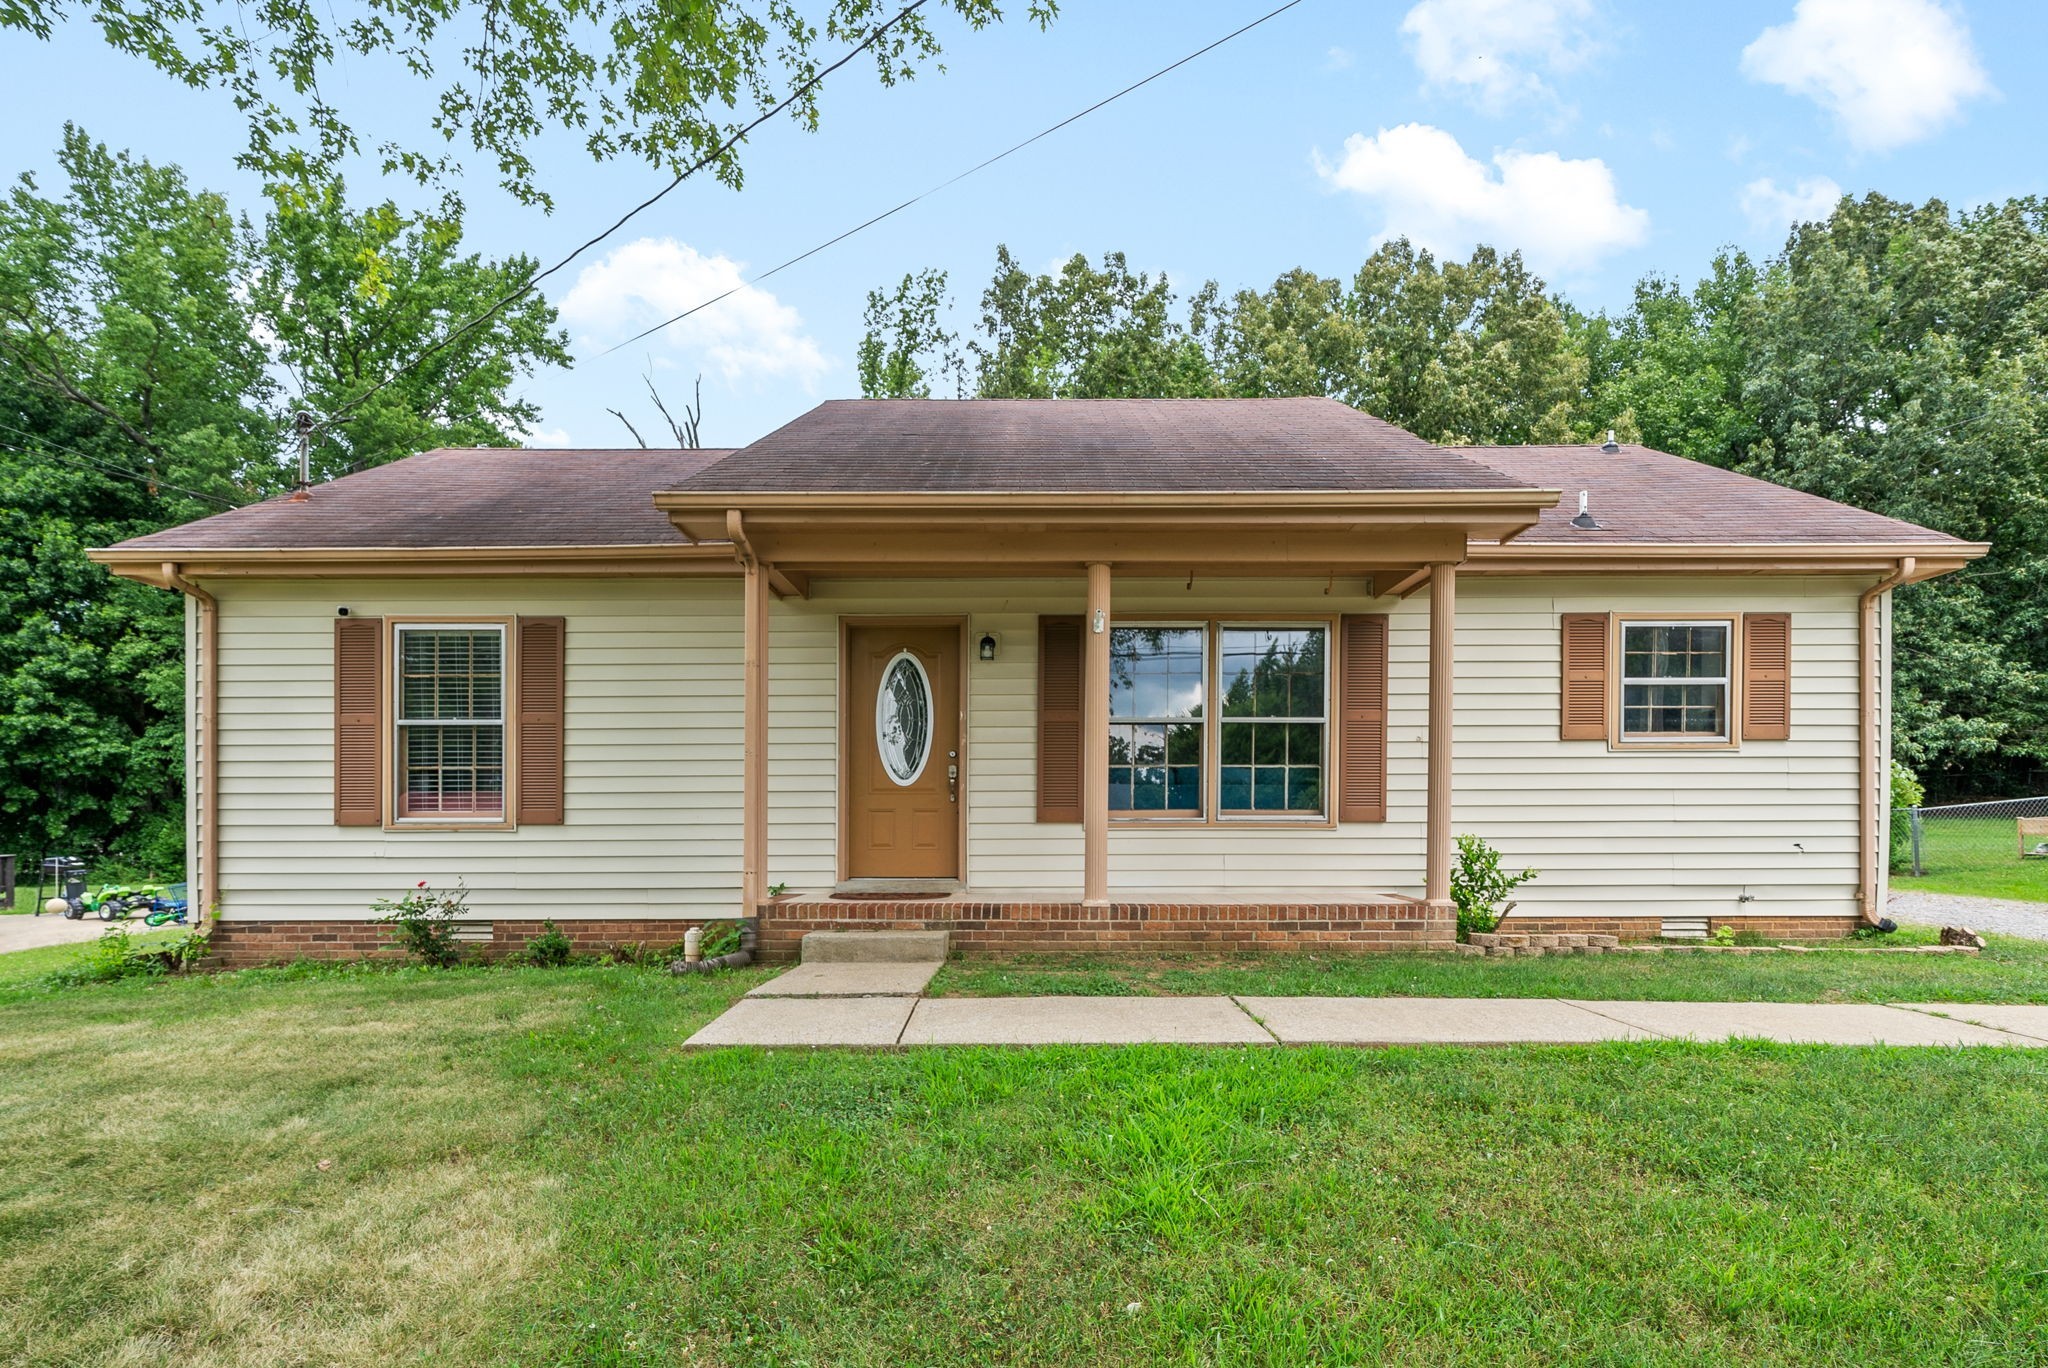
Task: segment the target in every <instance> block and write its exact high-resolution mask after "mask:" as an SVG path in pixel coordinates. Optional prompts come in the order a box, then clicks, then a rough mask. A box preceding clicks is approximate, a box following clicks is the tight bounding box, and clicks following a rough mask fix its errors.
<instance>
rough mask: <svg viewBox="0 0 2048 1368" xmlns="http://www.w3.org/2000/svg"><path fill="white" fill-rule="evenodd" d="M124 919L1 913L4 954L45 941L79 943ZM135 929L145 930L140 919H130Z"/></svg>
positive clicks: (0, 947) (1, 952) (0, 938)
mask: <svg viewBox="0 0 2048 1368" xmlns="http://www.w3.org/2000/svg"><path fill="white" fill-rule="evenodd" d="M121 924H122V923H120V922H103V921H101V920H100V919H99V918H98V917H93V916H87V917H85V918H84V919H82V920H80V921H69V920H66V919H65V918H63V917H52V916H49V915H47V914H45V915H43V916H40V917H38V916H34V915H32V914H30V913H27V912H13V913H7V914H4V915H0V955H4V954H6V953H7V952H8V951H10V950H34V949H36V948H37V947H39V946H44V945H75V944H77V943H78V942H79V941H89V940H93V939H95V938H96V937H98V935H99V934H100V932H102V931H104V930H106V929H107V928H108V927H109V926H119V925H121ZM127 925H128V928H129V929H130V930H131V931H145V930H147V929H148V928H147V927H145V926H143V924H142V923H141V921H140V920H136V921H131V922H129V923H127Z"/></svg>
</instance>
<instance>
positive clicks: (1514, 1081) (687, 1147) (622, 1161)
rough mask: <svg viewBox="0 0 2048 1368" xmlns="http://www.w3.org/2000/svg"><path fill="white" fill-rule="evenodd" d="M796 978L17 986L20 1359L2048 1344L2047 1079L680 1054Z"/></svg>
mask: <svg viewBox="0 0 2048 1368" xmlns="http://www.w3.org/2000/svg"><path fill="white" fill-rule="evenodd" d="M1751 962H1752V961H1730V960H1717V961H1716V963H1723V964H1748V963H1751ZM1567 963H1570V962H1567ZM1938 963H1940V964H1944V965H1949V964H1952V961H1949V960H1941V961H1938ZM1541 964H1542V962H1541V961H1535V962H1530V963H1529V967H1530V968H1532V969H1533V968H1536V967H1538V966H1540V965H1541ZM1485 967H1487V968H1500V969H1512V970H1513V971H1514V972H1522V970H1521V967H1520V966H1519V965H1487V966H1485ZM949 972H951V971H949ZM762 976H763V974H762V971H743V972H740V973H737V974H732V975H727V976H713V977H708V978H693V979H687V980H672V979H669V978H667V977H666V976H664V975H661V974H659V973H656V972H652V971H648V970H642V969H633V968H623V967H612V968H582V969H571V970H555V971H546V970H532V969H525V970H497V971H490V970H469V971H452V972H431V971H409V970H408V971H392V970H377V969H353V970H346V971H334V970H326V971H308V970H304V969H291V970H276V971H253V972H248V973H242V974H233V975H222V976H217V977H212V978H205V977H201V978H193V979H183V980H171V981H164V982H158V983H153V984H116V985H108V986H102V987H95V988H83V989H75V990H70V991H64V992H54V993H53V992H47V991H41V990H39V989H37V988H36V987H35V986H33V985H32V984H30V985H23V984H20V983H19V982H17V983H14V984H12V985H10V986H0V1079H4V1083H0V1154H4V1155H5V1156H6V1162H5V1163H4V1164H0V1361H4V1362H20V1363H102V1362H119V1363H123V1364H177V1365H180V1366H181V1368H183V1366H184V1365H201V1366H202V1368H204V1366H206V1365H226V1364H235V1365H256V1364H264V1365H269V1364H277V1363H319V1364H377V1365H385V1364H395V1363H428V1362H431V1363H436V1364H457V1365H461V1364H499V1363H513V1364H533V1365H545V1364H571V1363H573V1364H643V1363H693V1364H728V1365H756V1364H758V1365H767V1364H817V1365H835V1366H836V1365H863V1364H876V1365H883V1364H887V1365H899V1364H943V1365H947V1366H948V1368H958V1366H959V1365H966V1364H983V1363H1015V1364H1048V1365H1066V1364H1082V1363H1087V1364H1095V1363H1108V1364H1134V1365H1135V1364H1156V1363H1164V1362H1173V1363H1197V1364H1202V1363H1217V1364H1245V1365H1253V1364H1257V1365H1268V1364H1336V1363H1393V1364H1425V1363H1426V1364H1441V1363H1496V1362H1503V1361H1513V1362H1537V1363H1571V1364H1594V1365H1616V1366H1617V1368H1618V1366H1619V1365H1638V1364H1679V1363H1683V1364H1700V1365H1707V1364H1726V1363H1785V1362H1802V1363H1830V1364H1843V1365H1852V1364H1854V1365H1862V1364H1871V1363H1880V1362H1882V1363H1926V1364H1955V1363H1984V1364H2012V1363H2035V1362H2041V1361H2043V1360H2044V1359H2048V1217H2044V1211H2048V1053H2036V1052H2029V1051H2019V1050H1996V1049H1979V1050H1881V1049H1827V1048H1819V1047H1743V1046H1698V1045H1688V1044H1680V1043H1671V1042H1658V1043H1647V1044H1625V1045H1601V1046H1589V1047H1572V1048H1518V1049H1453V1048H1437V1049H1396V1050H1326V1049H1301V1050H1281V1049H1273V1048H1267V1049H1236V1048H1232V1049H1212V1050H1196V1049H1186V1048H1172V1047H1144V1048H1128V1049H1045V1050H943V1051H938V1050H935V1051H922V1052H907V1053H901V1054H896V1053H890V1054H861V1053H846V1052H835V1053H809V1052H803V1051H794V1050H769V1051H755V1050H750V1051H721V1052H716V1053H703V1054H692V1053H685V1052H683V1051H681V1050H680V1049H679V1048H678V1045H679V1043H680V1042H681V1040H682V1039H683V1038H684V1037H685V1036H686V1035H687V1034H688V1033H689V1032H690V1031H692V1030H693V1029H695V1028H696V1026H697V1025H699V1024H700V1023H701V1022H703V1021H705V1020H707V1019H708V1018H709V1017H710V1016H712V1015H713V1014H715V1013H716V1012H718V1011H719V1010H721V1009H722V1008H723V1007H724V1006H725V1005H726V1004H727V1003H729V1002H730V1001H731V1000H732V999H733V998H734V997H735V996H737V995H738V994H739V993H741V992H742V991H744V990H745V989H746V988H747V987H748V986H750V985H751V984H753V983H755V982H758V981H759V980H760V978H761V977H762Z"/></svg>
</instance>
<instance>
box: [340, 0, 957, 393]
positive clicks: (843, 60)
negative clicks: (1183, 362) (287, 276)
mask: <svg viewBox="0 0 2048 1368" xmlns="http://www.w3.org/2000/svg"><path fill="white" fill-rule="evenodd" d="M924 5H925V0H911V3H910V4H908V5H905V6H904V7H903V8H902V9H900V10H898V11H897V12H896V14H895V15H894V16H893V17H891V18H890V19H888V20H887V21H885V22H884V23H883V24H881V26H879V27H878V28H876V29H875V30H874V32H872V33H870V34H868V36H867V37H865V38H863V39H861V41H860V42H859V43H858V44H856V45H855V46H853V47H851V48H849V49H847V51H846V53H845V54H844V55H843V56H841V57H840V58H839V60H838V61H836V62H833V63H832V64H831V65H830V66H828V67H824V68H822V69H821V70H818V71H816V72H813V73H812V74H811V75H810V76H809V77H808V78H807V79H806V80H804V81H803V82H801V83H800V84H799V85H798V86H797V87H796V88H795V89H794V90H792V91H790V92H789V94H787V95H785V96H784V97H783V98H782V99H780V100H778V101H777V102H776V103H775V104H774V106H773V107H771V108H770V109H768V110H767V111H766V112H765V113H763V114H762V115H761V116H760V117H759V118H757V119H755V120H753V121H752V122H751V123H748V124H746V125H745V126H744V127H742V128H740V129H739V130H737V131H736V132H734V133H733V134H732V136H730V137H729V138H727V139H726V140H725V141H724V142H722V143H720V144H719V145H718V146H717V147H715V148H713V149H712V150H711V151H709V152H707V153H705V154H704V155H703V156H702V157H700V158H698V159H697V160H696V161H695V162H694V163H692V164H691V165H689V166H687V167H685V168H684V169H683V170H681V171H679V172H677V173H676V177H675V179H674V180H672V181H670V182H669V183H668V184H667V185H665V186H663V187H662V188H661V189H659V190H657V191H655V192H654V193H653V194H652V195H649V196H648V197H647V198H646V199H644V200H642V201H640V203H638V204H636V205H634V206H633V207H632V208H631V209H628V210H627V211H626V212H625V213H623V214H621V215H619V217H618V218H617V219H616V220H614V221H613V223H612V225H611V226H610V227H609V228H606V229H605V230H604V231H603V232H601V233H598V234H597V235H596V236H594V237H592V238H589V239H588V240H586V241H585V242H583V243H582V244H581V245H580V246H578V247H577V248H576V249H575V250H574V251H572V252H570V253H569V254H568V255H567V256H565V257H563V258H562V259H561V260H559V261H557V262H556V263H555V264H554V265H552V266H550V267H548V268H547V269H546V270H544V271H540V272H538V273H536V274H534V275H531V276H528V277H527V278H526V280H525V282H524V283H522V284H521V285H520V286H519V288H517V289H515V290H513V291H511V292H510V293H508V294H506V295H505V296H504V297H503V298H502V299H500V300H498V301H497V302H496V303H495V304H492V305H491V306H490V307H489V308H487V309H485V310H484V311H483V312H482V313H480V314H478V315H477V316H476V317H475V318H472V319H470V320H469V321H468V322H467V323H464V324H463V325H462V326H461V327H459V328H456V329H455V330H454V331H453V332H450V333H448V334H447V335H446V336H444V337H442V338H441V339H440V340H439V341H437V342H434V343H433V344H431V345H430V346H428V347H426V348H425V349H424V350H422V351H420V352H419V353H418V354H417V355H415V356H414V357H413V358H412V359H411V360H409V361H407V362H405V363H404V364H402V365H400V366H399V367H398V368H397V369H396V370H394V371H392V372H391V374H389V375H387V376H385V377H384V378H383V379H382V380H379V381H378V382H377V383H376V384H374V385H372V386H370V388H368V389H367V390H364V391H363V392H362V393H361V394H359V395H357V396H356V397H355V398H353V399H351V400H349V401H348V402H347V403H345V404H343V405H342V406H341V407H340V408H338V409H336V410H335V411H334V413H332V414H331V415H329V416H328V417H327V419H326V421H325V422H323V423H322V424H321V426H322V427H330V426H332V425H333V424H335V423H339V422H342V421H344V420H345V419H346V418H347V416H348V415H349V414H350V413H352V412H354V411H355V410H356V409H358V408H360V407H362V405H363V404H364V403H366V402H368V401H369V400H370V399H371V398H372V397H374V396H375V395H377V394H378V393H379V392H381V391H383V390H385V389H388V388H389V387H390V386H391V385H393V384H395V383H397V381H398V380H399V379H400V378H401V377H403V376H404V375H406V374H407V373H408V372H410V371H411V370H413V368H415V367H416V366H418V365H419V364H420V363H421V362H423V361H425V360H426V359H427V358H428V357H431V356H433V355H435V354H436V353H437V352H440V351H443V350H445V349H446V348H447V347H449V346H451V345H453V344H454V343H455V342H456V341H457V340H458V339H460V338H462V337H464V336H466V335H467V334H468V333H470V332H472V331H474V330H475V329H477V328H480V327H482V326H483V325H484V324H485V323H488V322H489V321H490V320H491V319H493V318H495V317H497V316H498V315H499V314H500V313H502V312H503V311H504V310H505V309H506V308H508V307H510V306H511V305H513V304H516V303H518V302H519V301H520V300H521V299H524V298H525V297H526V296H527V295H529V294H532V293H533V292H534V291H535V290H536V289H538V288H539V287H540V283H541V282H542V281H543V280H546V279H547V278H548V277H549V276H551V275H553V274H555V272H557V271H559V270H561V269H562V268H563V267H565V266H567V265H568V264H569V263H570V262H572V261H574V260H576V258H578V257H580V256H582V255H583V254H584V253H585V252H587V251H589V250H590V249H591V248H593V247H595V246H597V245H598V244H599V243H600V242H603V241H604V240H605V239H606V238H608V237H610V236H611V235H612V234H613V233H616V232H618V231H619V229H621V228H623V227H625V225H626V223H627V222H628V221H629V220H630V219H632V218H633V217H634V216H635V215H637V214H639V213H641V212H642V211H643V210H646V209H648V208H650V207H652V206H653V205H654V204H656V203H658V202H659V201H660V200H661V199H662V198H663V197H664V196H666V195H667V194H668V193H669V192H670V191H672V190H674V189H675V188H676V187H677V186H679V185H681V184H682V183H683V182H684V181H686V180H688V179H689V178H690V177H691V176H694V175H696V174H697V173H698V172H699V171H702V170H703V169H704V168H705V167H707V166H709V165H711V164H712V163H713V162H715V161H717V160H718V159H719V158H721V157H723V156H724V155H725V154H726V153H728V152H730V151H731V150H732V149H733V148H734V147H737V146H738V145H739V144H740V143H741V142H742V141H743V140H744V139H745V138H746V137H747V135H748V134H750V133H752V132H753V131H754V130H755V129H757V128H759V127H760V126H761V125H762V124H764V123H767V122H768V121H769V120H770V119H773V118H774V117H775V116H776V115H778V114H780V113H782V112H783V111H784V110H785V109H787V108H789V107H790V105H792V104H794V103H796V102H797V101H798V100H800V99H802V98H803V97H804V96H806V95H808V94H809V93H810V92H811V91H813V90H815V89H816V88H817V87H818V85H819V84H820V83H822V82H823V81H824V79H825V78H826V77H827V76H830V75H831V74H832V73H833V72H835V71H837V70H839V68H841V67H843V66H845V65H846V64H847V63H848V62H850V61H852V60H853V59H854V58H856V57H858V56H859V55H860V54H861V53H863V52H866V51H867V50H868V49H869V48H871V47H873V46H874V45H875V43H876V41H877V40H879V39H880V38H881V36H882V35H883V34H885V33H887V32H888V31H889V30H890V29H892V28H894V27H895V26H896V25H897V24H900V23H902V22H903V20H905V19H907V18H909V17H910V16H911V15H912V14H913V13H915V12H916V11H918V10H920V9H922V8H923V7H924Z"/></svg>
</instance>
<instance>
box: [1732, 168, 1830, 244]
mask: <svg viewBox="0 0 2048 1368" xmlns="http://www.w3.org/2000/svg"><path fill="white" fill-rule="evenodd" d="M1741 198H1742V212H1743V213H1745V214H1747V215H1748V216H1749V221H1750V223H1751V224H1752V225H1753V226H1754V227H1755V228H1756V229H1757V230H1758V231H1759V232H1770V231H1780V232H1782V231H1783V230H1785V229H1787V228H1790V227H1791V226H1792V225H1793V224H1795V223H1812V222H1815V221H1817V220H1821V219H1825V218H1826V217H1827V216H1828V215H1829V214H1832V213H1834V212H1835V205H1836V204H1837V203H1838V202H1839V201H1840V200H1841V198H1842V187H1841V186H1839V185H1837V184H1836V183H1835V181H1834V178H1833V177H1830V176H1806V177H1802V178H1801V179H1800V180H1799V182H1798V183H1797V184H1795V185H1791V186H1780V185H1779V184H1778V183H1777V182H1776V181H1774V180H1772V179H1771V178H1770V177H1769V176H1764V177H1762V178H1760V179H1758V180H1753V181H1751V182H1750V183H1749V184H1747V185H1745V186H1743V187H1742V197H1741Z"/></svg>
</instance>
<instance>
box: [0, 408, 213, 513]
mask: <svg viewBox="0 0 2048 1368" xmlns="http://www.w3.org/2000/svg"><path fill="white" fill-rule="evenodd" d="M0 428H4V429H6V430H7V431H9V432H11V433H14V434H15V435H16V436H17V437H22V438H26V439H27V440H28V441H30V442H32V443H34V444H35V445H34V446H33V447H30V448H29V449H27V450H21V449H16V451H15V454H16V455H18V456H40V457H42V458H43V459H45V460H50V461H55V462H56V463H57V464H58V465H68V466H71V467H72V468H74V469H92V470H95V471H98V472H99V473H100V474H102V475H118V476H120V477H122V478H123V479H129V480H134V481H136V482H137V483H139V484H145V485H148V486H149V487H150V488H151V490H158V489H168V490H170V491H171V492H172V493H173V494H183V495H184V496H185V497H186V498H188V499H198V500H200V501H202V502H204V503H210V504H218V505H219V506H220V507H221V508H223V509H233V508H240V507H241V505H240V504H238V503H236V502H235V501H234V500H232V499H226V498H222V497H221V496H220V495H218V494H204V493H201V492H200V491H199V490H196V489H187V488H185V487H184V486H183V485H174V484H172V483H171V482H170V481H168V480H160V479H158V478H157V477H156V476H154V475H151V474H148V473H146V472H144V471H140V470H129V469H127V468H125V467H122V466H116V465H109V464H107V463H106V462H104V461H100V460H97V459H95V458H93V457H91V456H88V455H86V454H85V453H84V452H82V451H80V450H78V448H76V447H69V446H64V445H62V444H56V443H51V442H50V441H49V440H48V439H47V438H44V437H41V436H38V435H37V434H36V433H33V432H30V431H28V430H27V429H25V428H18V427H15V426H14V425H13V424H12V423H0ZM52 445H55V446H56V447H57V451H63V452H66V453H68V454H69V455H70V456H71V458H72V459H71V460H68V461H67V460H65V459H64V458H63V457H62V456H59V455H58V454H57V452H56V451H51V450H49V449H48V448H49V447H50V446H52Z"/></svg>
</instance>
